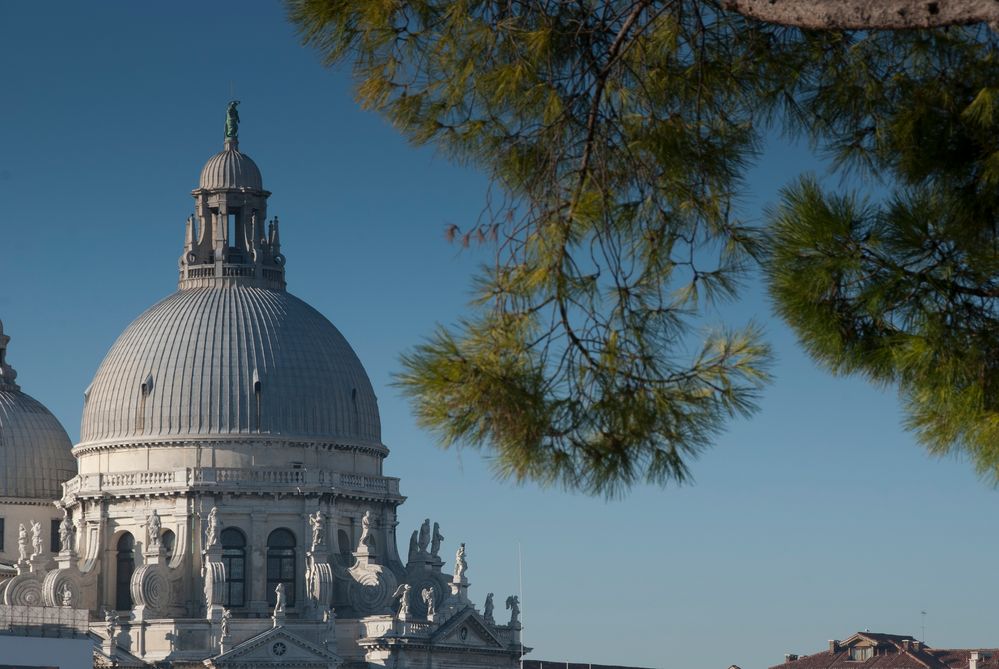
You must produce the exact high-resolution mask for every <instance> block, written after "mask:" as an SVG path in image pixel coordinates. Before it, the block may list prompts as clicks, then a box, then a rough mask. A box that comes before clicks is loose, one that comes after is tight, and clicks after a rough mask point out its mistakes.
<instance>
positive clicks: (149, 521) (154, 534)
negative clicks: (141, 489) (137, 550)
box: [146, 509, 163, 548]
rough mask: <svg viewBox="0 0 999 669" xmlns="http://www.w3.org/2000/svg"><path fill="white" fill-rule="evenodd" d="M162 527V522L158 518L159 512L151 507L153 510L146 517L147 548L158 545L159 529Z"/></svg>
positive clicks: (157, 546)
mask: <svg viewBox="0 0 999 669" xmlns="http://www.w3.org/2000/svg"><path fill="white" fill-rule="evenodd" d="M162 528H163V522H162V521H161V520H160V514H158V513H156V509H153V512H152V513H151V514H149V517H148V518H146V542H147V545H148V546H149V548H159V547H160V530H161V529H162Z"/></svg>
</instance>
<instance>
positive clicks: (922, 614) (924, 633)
mask: <svg viewBox="0 0 999 669" xmlns="http://www.w3.org/2000/svg"><path fill="white" fill-rule="evenodd" d="M919 615H920V616H922V620H923V637H922V641H923V643H926V611H920V612H919Z"/></svg>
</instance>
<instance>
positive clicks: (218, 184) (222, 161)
mask: <svg viewBox="0 0 999 669" xmlns="http://www.w3.org/2000/svg"><path fill="white" fill-rule="evenodd" d="M198 187H199V188H206V189H209V190H212V189H220V188H221V189H226V188H249V189H252V190H263V189H264V182H263V178H262V177H261V176H260V168H259V167H257V164H256V163H255V162H253V160H252V159H251V158H250V157H249V156H248V155H246V154H245V153H240V152H239V149H238V145H237V144H236V142H235V140H228V141H226V143H225V150H223V151H219V152H218V153H216V154H215V155H214V156H212V157H211V158H209V159H208V162H207V163H205V166H204V167H203V168H202V169H201V179H200V180H199V183H198Z"/></svg>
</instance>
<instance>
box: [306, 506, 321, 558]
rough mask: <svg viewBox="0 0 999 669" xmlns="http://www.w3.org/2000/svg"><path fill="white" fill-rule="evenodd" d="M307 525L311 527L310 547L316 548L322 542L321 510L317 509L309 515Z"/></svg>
mask: <svg viewBox="0 0 999 669" xmlns="http://www.w3.org/2000/svg"><path fill="white" fill-rule="evenodd" d="M309 526H310V527H311V528H312V549H311V550H313V551H314V550H316V549H317V548H319V546H321V545H322V543H323V512H322V510H321V509H317V510H316V512H315V513H314V514H312V515H310V516H309Z"/></svg>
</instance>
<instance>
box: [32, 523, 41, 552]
mask: <svg viewBox="0 0 999 669" xmlns="http://www.w3.org/2000/svg"><path fill="white" fill-rule="evenodd" d="M41 554H42V524H41V523H39V522H38V521H37V520H33V521H31V557H32V558H34V557H35V556H36V555H41Z"/></svg>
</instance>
